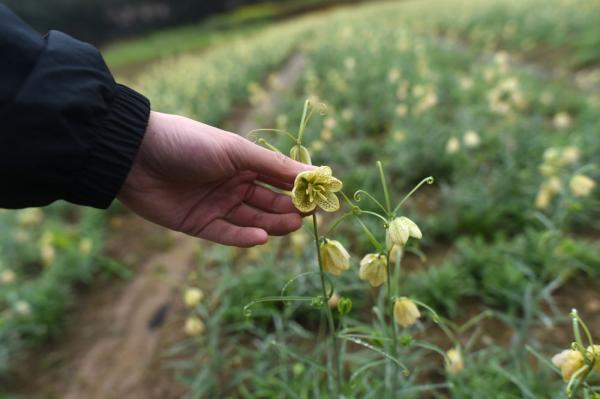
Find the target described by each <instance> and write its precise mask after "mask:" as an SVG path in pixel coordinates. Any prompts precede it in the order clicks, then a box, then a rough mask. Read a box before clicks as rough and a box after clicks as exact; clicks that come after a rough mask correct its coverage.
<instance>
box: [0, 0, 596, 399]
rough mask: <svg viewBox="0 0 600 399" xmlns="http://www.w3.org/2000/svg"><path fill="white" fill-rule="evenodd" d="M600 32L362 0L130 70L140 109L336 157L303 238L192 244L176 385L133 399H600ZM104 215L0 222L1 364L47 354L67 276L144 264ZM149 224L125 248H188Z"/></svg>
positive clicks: (37, 213)
mask: <svg viewBox="0 0 600 399" xmlns="http://www.w3.org/2000/svg"><path fill="white" fill-rule="evenodd" d="M598 21H600V1H596V0H592V1H590V0H587V1H584V0H550V1H548V0H545V1H542V0H507V1H484V0H448V1H443V2H436V1H429V0H424V1H398V2H394V1H387V2H366V3H364V4H361V5H353V6H347V7H336V8H333V9H328V10H325V11H320V12H318V13H312V14H309V15H305V16H302V17H298V18H295V19H291V20H288V21H285V22H280V23H272V24H265V26H264V27H263V26H262V25H261V27H260V28H258V27H257V28H256V29H252V30H251V31H249V32H248V33H247V34H246V35H245V37H241V35H239V36H238V35H229V36H227V37H226V38H224V39H223V40H217V41H216V44H215V45H212V46H209V47H208V48H206V49H204V50H203V51H202V52H200V53H181V54H178V55H174V56H171V57H169V58H167V59H165V60H161V61H159V62H156V63H153V64H152V65H151V66H148V67H147V68H145V69H144V71H143V73H142V74H141V75H140V76H137V77H136V78H135V79H134V80H133V83H132V85H133V86H134V88H136V89H137V90H139V91H141V92H142V93H144V94H145V95H146V96H148V97H149V98H150V99H151V101H152V106H153V109H155V110H159V111H161V112H168V113H175V114H180V115H184V116H187V117H190V118H194V119H196V120H200V121H202V122H205V123H208V124H212V125H215V126H220V127H224V128H227V129H230V130H232V131H235V132H236V133H238V134H240V135H244V136H246V137H247V138H248V139H250V140H255V141H256V142H257V143H259V144H261V145H264V146H266V147H267V148H269V149H272V150H274V151H281V152H282V153H284V154H286V155H287V154H291V155H293V156H294V157H296V158H297V159H299V160H302V161H307V157H308V156H309V157H310V161H311V162H312V164H313V165H316V166H321V165H323V166H327V167H329V168H330V170H328V169H327V168H320V169H318V171H319V173H317V174H314V175H307V176H305V177H304V179H305V180H304V181H306V182H308V183H306V184H309V183H310V184H313V183H314V182H316V181H319V182H320V183H319V184H321V185H322V189H321V188H320V189H319V190H321V191H318V192H317V191H315V193H313V194H310V195H314V196H316V198H319V199H318V200H316V203H317V205H318V206H319V207H321V208H322V209H321V210H318V211H317V212H316V213H314V215H311V216H307V217H306V218H305V222H304V225H303V227H302V228H301V229H300V230H298V231H297V232H295V233H292V234H291V235H289V236H287V237H280V238H271V239H270V240H269V243H267V244H266V245H263V246H259V247H253V248H250V249H238V248H231V247H224V246H219V245H216V244H207V243H194V244H193V248H194V249H193V250H190V252H189V253H190V258H191V261H190V262H189V265H188V267H187V269H185V271H184V272H182V274H181V275H182V276H183V277H181V279H180V280H177V281H178V282H177V283H176V285H175V286H174V288H173V290H172V291H173V293H174V294H173V293H170V294H169V295H171V297H170V298H169V299H168V301H169V303H171V304H172V305H169V306H171V308H172V309H175V311H172V315H171V316H169V318H168V319H167V320H168V323H167V327H165V328H168V329H169V334H168V336H169V339H168V340H166V341H165V342H163V341H160V344H159V346H160V347H159V349H157V351H158V352H160V356H159V357H160V369H161V370H167V371H166V372H168V373H169V375H171V378H172V382H170V383H169V382H168V383H166V384H167V385H169V384H173V385H177V390H175V391H173V390H166V391H163V392H177V394H164V393H163V394H162V396H161V395H156V396H152V395H148V396H145V397H186V398H299V399H300V398H301V399H305V398H307V399H308V398H323V399H325V398H342V397H343V398H377V399H378V398H465V399H466V398H502V399H508V398H531V399H537V398H569V397H573V398H586V399H593V398H595V399H597V398H600V241H599V238H600V218H599V217H600V190H599V189H598V183H599V182H600V24H599V23H598ZM184 47H185V46H184ZM330 171H331V172H332V175H331V174H330V173H329V172H330ZM340 183H341V184H340ZM314 184H316V183H314ZM342 184H343V187H342ZM319 187H321V186H319ZM309 191H310V190H309V188H307V187H305V186H302V187H299V188H298V189H295V190H294V192H292V193H290V195H292V197H293V198H294V201H296V202H295V203H303V201H309V200H308V199H307V198H308V197H309ZM311 198H312V197H311ZM310 201H312V199H310ZM310 201H309V202H310ZM338 202H339V206H337V203H338ZM116 208H117V209H111V210H110V211H109V212H108V213H106V212H104V213H103V212H100V211H96V210H85V209H81V208H79V209H78V208H74V207H72V206H69V205H66V204H55V205H52V206H51V207H49V208H46V209H26V210H20V211H9V210H4V211H0V237H1V241H0V242H1V244H0V374H3V373H6V375H8V376H10V375H11V373H12V372H11V371H10V370H11V369H12V368H14V367H16V368H17V369H18V368H19V365H18V363H19V361H21V359H23V358H24V356H25V358H27V355H23V354H22V352H31V351H33V353H36V351H39V350H40V345H44V344H43V342H47V340H48V339H52V340H53V341H58V342H59V343H60V340H61V335H62V334H63V333H64V331H67V330H69V328H70V327H69V319H68V318H67V319H65V317H64V314H65V313H67V312H69V311H70V309H71V310H72V309H73V308H76V307H77V306H76V302H77V298H78V296H79V295H80V292H79V291H81V289H80V288H81V286H85V287H87V288H86V289H87V290H94V287H95V285H94V281H95V280H97V279H98V278H102V279H104V280H106V279H108V280H109V281H112V280H117V281H120V283H119V284H125V287H128V286H127V284H128V282H129V281H135V279H136V278H137V277H136V276H138V275H141V274H144V273H149V271H148V270H146V269H144V268H139V267H136V264H137V263H139V262H136V261H135V259H136V258H135V257H133V258H127V259H123V257H122V256H118V255H114V254H112V253H110V254H109V253H108V252H107V251H106V249H105V246H106V245H105V242H106V241H108V240H109V237H107V235H110V234H111V232H114V231H115V230H118V229H119V228H122V224H120V223H114V220H115V219H116V220H121V219H122V218H124V217H125V218H126V217H127V216H123V215H124V212H123V210H122V209H120V208H119V207H116ZM301 210H306V211H311V210H312V209H308V208H307V209H301ZM325 211H326V212H325ZM109 220H112V221H113V222H109ZM107 231H108V232H109V233H108V234H107ZM160 234H162V235H161V236H160V237H159V238H158V239H157V238H156V237H153V238H152V240H147V241H144V236H143V233H140V234H139V237H131V238H128V237H127V235H125V238H124V240H132V241H133V240H137V241H136V242H137V244H136V245H133V244H132V245H131V248H132V249H131V251H141V252H148V253H151V252H152V253H154V252H165V251H167V250H169V251H170V252H172V253H181V251H184V249H181V248H183V246H182V247H178V244H177V243H178V242H179V241H178V240H179V238H176V239H174V238H173V237H171V236H170V235H169V234H168V233H166V232H161V233H160ZM140 242H141V244H140ZM113 245H114V243H113ZM123 245H124V246H126V245H127V241H124V242H123ZM157 248H159V249H157ZM186 248H187V247H186ZM117 252H119V253H120V254H122V253H123V252H130V251H129V250H127V251H117ZM129 255H131V254H129ZM131 259H134V260H131ZM161 262H163V261H161ZM167 263H168V262H167ZM167 267H168V265H167ZM127 289H128V288H125V289H124V290H125V291H126V290H127ZM146 294H147V295H149V296H150V295H152V293H151V292H147V293H146ZM136 306H138V305H136ZM81 311H85V310H81ZM65 320H67V321H66V322H65ZM42 347H43V346H42ZM557 354H561V355H560V356H555V355H557ZM34 356H35V355H34ZM29 357H31V355H29ZM128 367H135V366H131V365H129V366H128ZM140 367H145V365H143V366H140ZM127 370H130V369H127ZM17 374H19V373H17ZM20 378H22V377H20ZM5 379H6V378H5ZM0 381H2V380H0ZM161 384H165V382H161ZM8 386H10V384H8ZM18 391H19V390H18V389H16V391H15V392H17V393H18ZM42 391H43V390H42ZM0 392H1V391H0ZM7 392H10V389H9V390H8V391H7ZM21 392H22V391H21ZM53 393H54V394H56V391H53ZM7 395H8V396H7V398H11V397H12V396H10V393H7ZM169 395H172V396H169ZM55 396H56V395H55ZM60 396H61V395H59V397H60ZM1 397H3V396H2V394H1V393H0V398H1ZM16 397H18V396H16ZM42 397H45V396H42ZM90 397H92V396H90ZM98 397H100V396H98ZM121 397H126V396H121ZM132 397H133V396H132Z"/></svg>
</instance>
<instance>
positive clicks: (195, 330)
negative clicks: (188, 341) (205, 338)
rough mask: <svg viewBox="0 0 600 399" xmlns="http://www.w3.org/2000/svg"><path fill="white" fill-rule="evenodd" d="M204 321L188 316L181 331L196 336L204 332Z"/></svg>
mask: <svg viewBox="0 0 600 399" xmlns="http://www.w3.org/2000/svg"><path fill="white" fill-rule="evenodd" d="M204 329H205V326H204V322H202V320H200V319H199V318H198V317H196V316H191V317H188V318H187V320H186V321H185V326H184V327H183V331H184V332H185V333H186V334H187V335H190V336H192V337H195V336H198V335H200V334H202V333H203V332H204Z"/></svg>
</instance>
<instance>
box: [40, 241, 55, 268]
mask: <svg viewBox="0 0 600 399" xmlns="http://www.w3.org/2000/svg"><path fill="white" fill-rule="evenodd" d="M40 255H41V257H42V261H43V262H44V265H46V266H50V265H51V264H52V263H54V260H55V259H56V250H55V249H54V246H53V245H52V244H46V243H44V244H42V245H41V246H40Z"/></svg>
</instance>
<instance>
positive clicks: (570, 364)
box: [552, 349, 585, 382]
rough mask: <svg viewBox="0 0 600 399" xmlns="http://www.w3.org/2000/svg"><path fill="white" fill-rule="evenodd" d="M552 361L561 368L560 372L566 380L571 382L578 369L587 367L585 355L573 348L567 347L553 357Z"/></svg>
mask: <svg viewBox="0 0 600 399" xmlns="http://www.w3.org/2000/svg"><path fill="white" fill-rule="evenodd" d="M552 363H553V364H554V365H555V366H556V367H558V368H559V369H560V373H561V374H562V377H563V380H564V381H565V382H569V380H570V379H571V377H572V376H573V374H574V373H575V372H576V371H577V370H579V369H581V368H582V367H585V363H584V360H583V355H582V354H581V352H579V351H576V350H573V349H565V350H564V351H562V352H560V353H558V354H556V355H554V356H553V357H552Z"/></svg>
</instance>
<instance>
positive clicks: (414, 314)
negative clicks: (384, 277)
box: [394, 297, 421, 328]
mask: <svg viewBox="0 0 600 399" xmlns="http://www.w3.org/2000/svg"><path fill="white" fill-rule="evenodd" d="M419 317H421V313H420V312H419V308H417V305H415V303H414V302H413V301H412V300H410V299H409V298H407V297H401V298H398V299H396V302H394V319H395V320H396V322H397V323H398V324H400V325H401V326H402V327H404V328H406V327H410V326H412V325H413V324H415V323H416V322H417V319H418V318H419Z"/></svg>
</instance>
